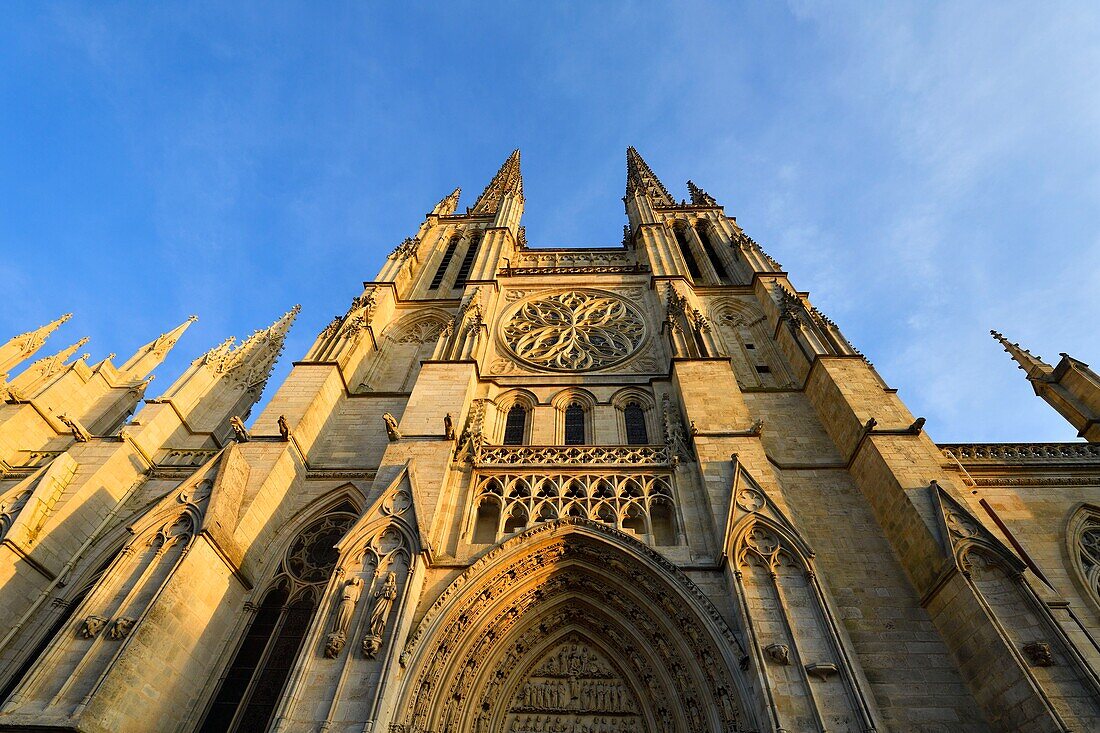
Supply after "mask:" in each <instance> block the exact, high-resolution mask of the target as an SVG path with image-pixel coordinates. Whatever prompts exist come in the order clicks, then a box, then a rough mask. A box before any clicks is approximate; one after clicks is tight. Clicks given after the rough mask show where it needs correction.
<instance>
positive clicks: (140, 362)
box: [118, 315, 199, 379]
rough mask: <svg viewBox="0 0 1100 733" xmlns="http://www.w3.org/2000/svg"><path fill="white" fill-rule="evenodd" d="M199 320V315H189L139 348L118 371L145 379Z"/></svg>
mask: <svg viewBox="0 0 1100 733" xmlns="http://www.w3.org/2000/svg"><path fill="white" fill-rule="evenodd" d="M197 320H199V318H198V316H194V315H193V316H189V317H188V318H187V319H186V320H184V321H183V323H181V324H180V325H178V326H176V327H175V328H173V329H172V330H171V331H166V332H165V333H162V334H161V335H160V336H157V337H156V338H155V339H153V340H152V341H150V342H149V343H147V344H145V346H142V347H141V348H140V349H138V350H137V351H136V352H135V353H134V355H133V356H131V357H130V358H129V359H127V360H126V363H125V364H123V365H122V366H120V367H119V368H118V371H119V372H120V373H122V374H126V375H127V376H129V377H130V378H132V379H144V378H145V377H146V376H147V375H149V374H150V373H151V372H152V371H153V370H154V369H156V368H157V367H158V366H160V364H161V362H163V361H164V357H166V356H167V355H168V352H169V351H171V350H172V347H173V346H175V345H176V343H177V342H178V341H179V340H180V337H181V336H183V332H184V331H186V330H187V329H188V328H189V327H190V326H191V324H192V323H194V322H195V321H197Z"/></svg>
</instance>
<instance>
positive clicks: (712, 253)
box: [695, 223, 733, 284]
mask: <svg viewBox="0 0 1100 733" xmlns="http://www.w3.org/2000/svg"><path fill="white" fill-rule="evenodd" d="M695 232H696V233H697V234H698V235H699V241H700V242H702V243H703V251H704V252H706V253H707V258H708V259H709V260H710V264H711V267H713V268H714V271H715V272H716V273H717V274H718V278H719V279H720V280H721V281H722V282H723V283H726V284H729V283H732V282H733V279H732V278H731V277H730V274H729V271H728V270H727V269H726V264H725V263H724V262H723V261H722V258H721V256H720V255H719V254H718V248H717V247H715V246H714V239H713V238H712V236H711V232H710V230H709V227H707V226H705V225H703V224H702V223H700V224H698V225H697V226H696V227H695Z"/></svg>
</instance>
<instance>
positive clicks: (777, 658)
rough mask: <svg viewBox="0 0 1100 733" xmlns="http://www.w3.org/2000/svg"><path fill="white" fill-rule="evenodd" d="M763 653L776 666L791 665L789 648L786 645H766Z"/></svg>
mask: <svg viewBox="0 0 1100 733" xmlns="http://www.w3.org/2000/svg"><path fill="white" fill-rule="evenodd" d="M764 653H765V654H767V655H768V658H769V659H771V660H772V661H773V662H775V663H776V664H778V665H781V666H784V667H785V666H787V665H788V664H790V663H791V648H790V647H789V646H787V645H786V644H768V645H767V646H766V647H764Z"/></svg>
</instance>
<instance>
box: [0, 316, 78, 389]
mask: <svg viewBox="0 0 1100 733" xmlns="http://www.w3.org/2000/svg"><path fill="white" fill-rule="evenodd" d="M72 317H73V314H72V313H66V314H64V315H62V316H61V317H60V318H58V319H56V320H53V321H50V322H49V323H47V324H46V325H45V326H41V327H39V328H36V329H34V330H33V331H27V332H26V333H21V334H19V335H18V336H15V337H13V338H12V339H11V340H9V341H8V342H7V343H5V344H3V345H0V374H4V373H6V372H7V371H8V370H9V369H11V368H12V367H14V366H16V365H18V364H19V363H20V362H22V361H23V360H24V359H28V358H30V357H31V356H33V355H34V353H35V352H36V351H38V350H39V349H40V348H42V344H44V343H46V339H47V338H49V336H50V334H51V333H53V332H54V331H56V330H57V329H58V327H60V326H61V324H62V323H65V322H66V321H67V320H69V319H70V318H72Z"/></svg>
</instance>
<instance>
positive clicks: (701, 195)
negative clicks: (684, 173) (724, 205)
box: [688, 179, 718, 206]
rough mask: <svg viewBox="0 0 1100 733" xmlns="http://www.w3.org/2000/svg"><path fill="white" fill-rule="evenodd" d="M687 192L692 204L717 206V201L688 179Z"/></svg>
mask: <svg viewBox="0 0 1100 733" xmlns="http://www.w3.org/2000/svg"><path fill="white" fill-rule="evenodd" d="M688 193H689V194H690V195H691V205H692V206H717V205H718V202H717V201H715V200H714V197H713V196H711V195H710V194H709V193H707V192H706V191H704V190H703V189H701V188H699V187H698V186H696V185H695V183H694V182H693V181H691V180H690V179H689V180H688Z"/></svg>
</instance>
